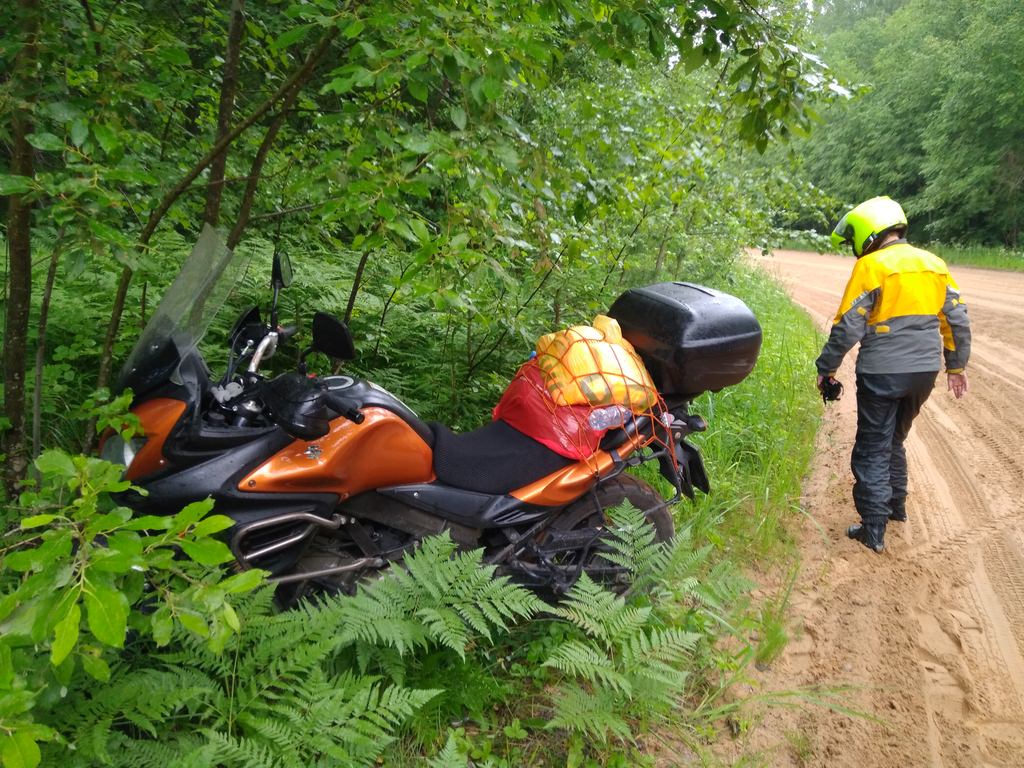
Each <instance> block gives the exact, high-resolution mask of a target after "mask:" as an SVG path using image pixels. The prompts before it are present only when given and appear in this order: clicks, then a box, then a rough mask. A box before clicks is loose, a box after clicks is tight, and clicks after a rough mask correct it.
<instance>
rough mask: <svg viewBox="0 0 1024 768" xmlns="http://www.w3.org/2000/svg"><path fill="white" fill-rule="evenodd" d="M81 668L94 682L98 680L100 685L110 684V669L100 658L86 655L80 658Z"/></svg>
mask: <svg viewBox="0 0 1024 768" xmlns="http://www.w3.org/2000/svg"><path fill="white" fill-rule="evenodd" d="M81 659H82V668H83V669H84V670H85V671H86V672H87V673H88V674H89V676H90V677H92V678H93V679H94V680H99V681H100V682H101V683H107V682H110V667H109V666H108V665H107V662H105V661H104V660H103V659H102V657H100V656H93V655H92V654H90V653H87V654H85V655H83V656H82V657H81Z"/></svg>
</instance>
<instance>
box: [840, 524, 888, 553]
mask: <svg viewBox="0 0 1024 768" xmlns="http://www.w3.org/2000/svg"><path fill="white" fill-rule="evenodd" d="M846 535H847V536H849V537H850V538H851V539H856V540H857V541H859V542H860V543H861V544H863V545H864V546H865V547H867V548H868V549H871V550H874V551H875V552H876V553H877V554H881V553H882V550H883V549H885V541H884V538H885V523H857V524H855V525H851V526H850V527H849V528H847V529H846Z"/></svg>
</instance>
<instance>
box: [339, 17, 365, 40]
mask: <svg viewBox="0 0 1024 768" xmlns="http://www.w3.org/2000/svg"><path fill="white" fill-rule="evenodd" d="M364 29H366V22H365V21H363V20H362V19H356V20H355V21H353V22H352V23H351V24H349V25H348V26H347V27H345V29H344V30H343V31H342V33H341V34H342V35H344V36H345V37H347V38H348V39H349V40H351V39H352V38H353V37H359V35H360V33H361V32H362V31H363V30H364Z"/></svg>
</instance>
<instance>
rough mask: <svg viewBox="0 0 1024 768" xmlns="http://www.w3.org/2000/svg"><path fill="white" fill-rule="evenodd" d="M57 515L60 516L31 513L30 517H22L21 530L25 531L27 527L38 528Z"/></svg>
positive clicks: (54, 518) (51, 520)
mask: <svg viewBox="0 0 1024 768" xmlns="http://www.w3.org/2000/svg"><path fill="white" fill-rule="evenodd" d="M58 517H60V515H31V516H30V517H26V518H23V519H22V521H21V530H23V531H27V530H28V529H29V528H38V527H40V526H42V525H47V524H48V523H51V522H53V521H54V520H56V519H57V518H58Z"/></svg>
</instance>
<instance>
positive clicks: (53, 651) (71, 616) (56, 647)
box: [50, 602, 82, 667]
mask: <svg viewBox="0 0 1024 768" xmlns="http://www.w3.org/2000/svg"><path fill="white" fill-rule="evenodd" d="M81 622H82V609H81V608H80V607H79V606H78V603H77V602H76V603H72V604H71V610H69V611H68V612H67V615H66V616H64V618H63V619H61V620H60V621H58V622H57V626H56V627H54V630H53V633H54V637H53V645H51V646H50V663H51V664H52V665H53V666H55V667H56V666H57V665H58V664H60V663H61V662H62V661H64V659H66V658H67V656H68V654H69V653H71V651H72V650H73V649H74V647H75V644H76V643H77V642H78V630H79V625H80V624H81Z"/></svg>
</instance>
